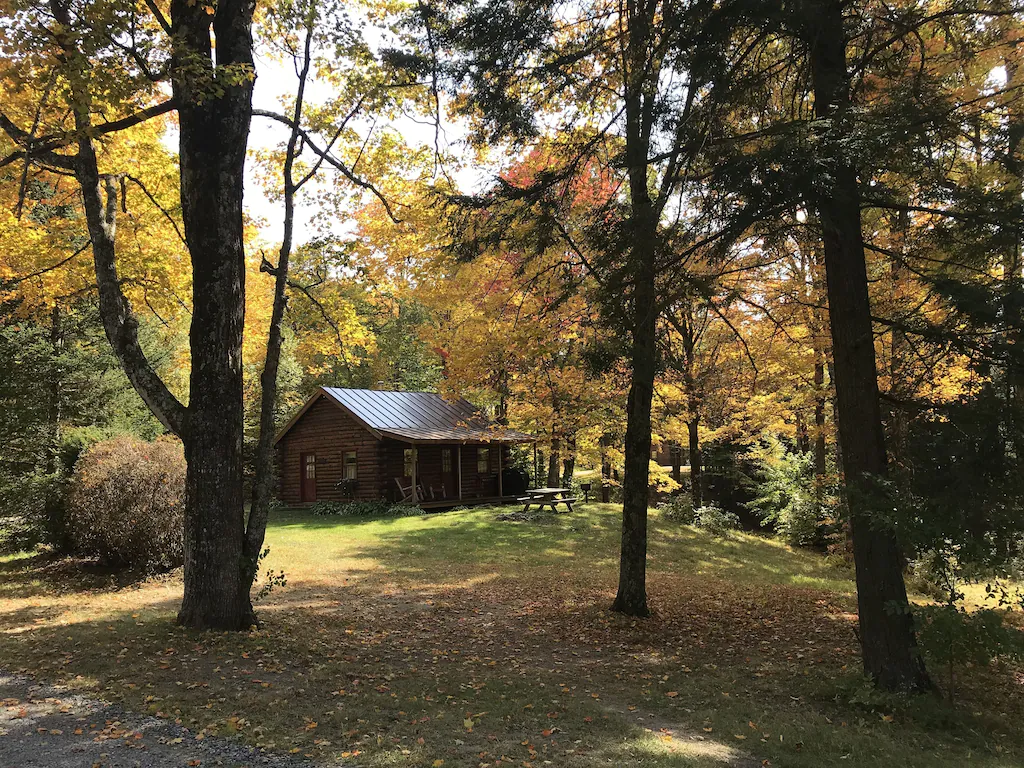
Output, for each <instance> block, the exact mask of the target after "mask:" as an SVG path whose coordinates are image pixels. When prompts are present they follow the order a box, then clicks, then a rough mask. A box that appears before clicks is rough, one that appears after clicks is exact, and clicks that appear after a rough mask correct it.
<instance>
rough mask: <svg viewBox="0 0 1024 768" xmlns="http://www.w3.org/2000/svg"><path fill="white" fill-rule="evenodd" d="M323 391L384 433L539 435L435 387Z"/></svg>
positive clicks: (523, 439)
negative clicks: (510, 425) (510, 426)
mask: <svg viewBox="0 0 1024 768" xmlns="http://www.w3.org/2000/svg"><path fill="white" fill-rule="evenodd" d="M321 392H322V393H323V394H324V395H326V396H327V397H328V398H330V399H331V400H333V401H334V402H335V403H336V404H337V405H339V406H341V407H342V408H343V409H344V410H345V411H347V412H348V413H349V414H351V415H352V417H353V418H355V419H356V420H357V421H359V422H362V424H363V425H364V426H365V427H366V428H367V429H369V430H370V431H372V432H375V433H377V434H378V435H379V436H383V437H393V438H396V439H398V440H405V441H407V442H417V443H419V442H423V443H433V442H491V441H493V442H502V443H527V442H533V440H534V438H533V437H531V436H530V435H527V434H524V433H522V432H516V431H515V430H511V429H506V428H503V427H501V426H498V425H496V424H492V423H490V422H489V421H488V420H487V418H486V417H485V416H484V415H483V414H482V413H480V411H479V410H478V409H477V408H476V407H475V406H473V404H472V403H470V402H468V401H467V400H464V399H459V400H454V401H452V400H445V399H444V398H443V397H441V395H439V394H437V393H435V392H389V391H385V390H378V389H341V388H339V387H321ZM317 397H318V395H317V396H314V397H313V398H311V399H310V401H309V402H308V403H307V404H306V405H305V406H304V407H303V409H302V411H300V412H299V413H298V414H296V417H295V418H294V419H292V421H291V422H289V424H288V425H287V426H286V427H285V428H284V429H283V430H282V431H281V433H280V435H278V439H279V440H280V439H281V437H283V436H284V433H285V432H287V431H288V429H289V428H290V427H291V426H292V424H294V423H295V421H297V420H298V417H299V416H301V415H302V413H303V412H304V411H305V410H306V408H308V407H309V405H311V404H312V402H313V401H314V400H315V399H317Z"/></svg>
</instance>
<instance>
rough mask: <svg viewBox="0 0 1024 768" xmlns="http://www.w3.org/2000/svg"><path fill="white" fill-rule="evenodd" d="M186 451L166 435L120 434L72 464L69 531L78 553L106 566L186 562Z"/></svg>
mask: <svg viewBox="0 0 1024 768" xmlns="http://www.w3.org/2000/svg"><path fill="white" fill-rule="evenodd" d="M184 500H185V457H184V453H183V451H182V448H181V444H180V443H178V442H177V441H175V440H171V439H167V438H164V439H159V440H156V441H155V442H152V443H147V442H144V441H142V440H139V439H138V438H135V437H131V436H129V435H121V436H119V437H116V438H113V439H111V440H105V441H103V442H100V443H97V444H96V445H94V446H92V447H91V448H89V449H88V450H86V451H85V453H83V454H82V457H81V458H80V459H79V460H78V463H77V464H76V465H75V472H74V475H73V476H72V479H71V490H70V494H69V497H68V509H67V525H68V532H69V535H70V538H71V541H72V544H73V547H74V550H75V552H76V553H77V554H79V555H82V556H85V557H95V558H98V559H99V561H100V562H101V563H103V564H105V565H110V566H116V567H142V568H146V569H147V570H168V569H170V568H174V567H176V566H179V565H181V564H182V562H183V561H184V542H183V533H184Z"/></svg>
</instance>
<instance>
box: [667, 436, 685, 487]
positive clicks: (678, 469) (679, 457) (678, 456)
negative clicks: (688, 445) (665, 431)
mask: <svg viewBox="0 0 1024 768" xmlns="http://www.w3.org/2000/svg"><path fill="white" fill-rule="evenodd" d="M668 455H669V458H670V459H671V461H672V479H673V480H675V481H676V482H677V483H682V482H683V449H682V447H681V446H680V445H679V444H678V443H671V444H669V447H668Z"/></svg>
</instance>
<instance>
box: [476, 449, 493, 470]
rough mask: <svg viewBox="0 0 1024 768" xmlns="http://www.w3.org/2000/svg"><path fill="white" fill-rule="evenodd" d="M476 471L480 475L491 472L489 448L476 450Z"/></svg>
mask: <svg viewBox="0 0 1024 768" xmlns="http://www.w3.org/2000/svg"><path fill="white" fill-rule="evenodd" d="M476 471H477V472H478V473H479V474H481V475H483V474H486V473H487V472H490V471H491V450H490V449H489V448H477V449H476Z"/></svg>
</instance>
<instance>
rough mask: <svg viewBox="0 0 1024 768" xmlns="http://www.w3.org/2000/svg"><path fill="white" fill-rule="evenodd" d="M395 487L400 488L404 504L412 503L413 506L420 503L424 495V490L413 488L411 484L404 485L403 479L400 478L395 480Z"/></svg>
mask: <svg viewBox="0 0 1024 768" xmlns="http://www.w3.org/2000/svg"><path fill="white" fill-rule="evenodd" d="M395 485H397V486H398V492H399V493H400V494H401V495H402V502H403V503H405V502H410V503H412V504H417V503H419V501H420V496H421V495H422V490H421V489H419V488H413V486H412V483H409V485H402V478H400V477H396V478H395Z"/></svg>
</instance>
